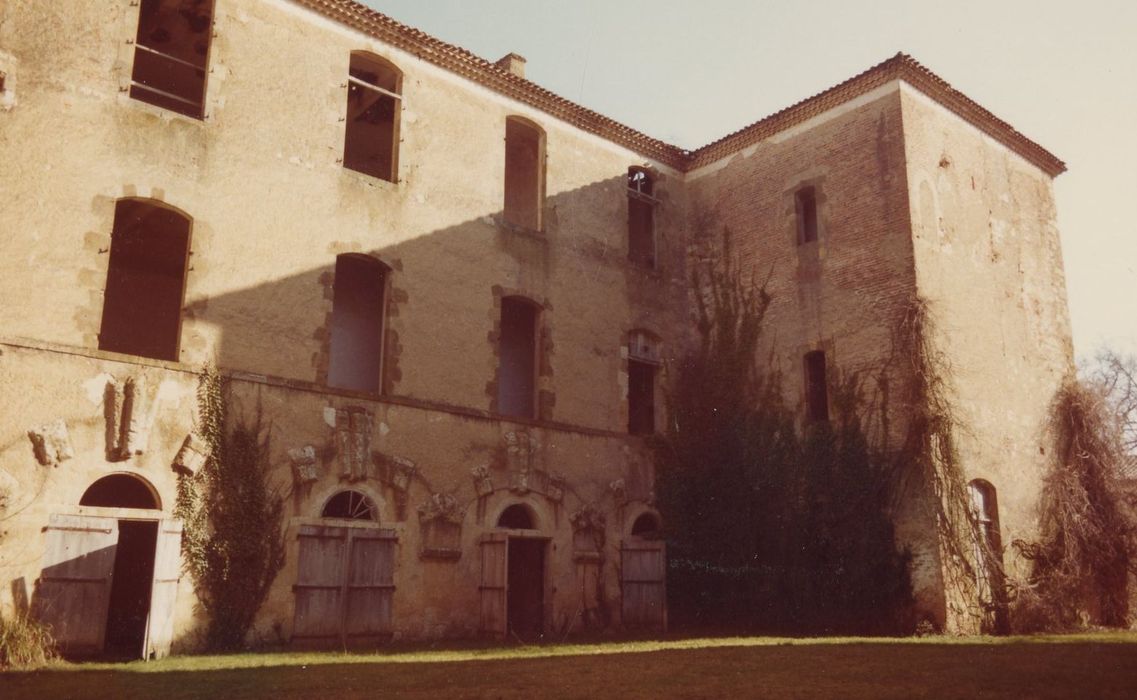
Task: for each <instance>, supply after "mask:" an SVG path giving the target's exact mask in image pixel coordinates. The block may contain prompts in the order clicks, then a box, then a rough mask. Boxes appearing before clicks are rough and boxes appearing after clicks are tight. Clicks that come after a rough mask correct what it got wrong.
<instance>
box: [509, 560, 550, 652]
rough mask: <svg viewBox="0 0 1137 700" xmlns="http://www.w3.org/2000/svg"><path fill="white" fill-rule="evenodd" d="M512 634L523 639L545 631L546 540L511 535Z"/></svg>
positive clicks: (510, 601)
mask: <svg viewBox="0 0 1137 700" xmlns="http://www.w3.org/2000/svg"><path fill="white" fill-rule="evenodd" d="M507 580H508V584H507V585H508V588H507V590H508V592H509V593H508V600H507V601H506V625H507V626H508V632H509V636H514V637H517V638H518V639H521V640H523V641H535V640H537V639H540V638H541V636H542V635H543V634H544V632H545V540H541V539H532V538H528V537H510V538H509V578H508V579H507Z"/></svg>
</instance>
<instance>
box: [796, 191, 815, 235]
mask: <svg viewBox="0 0 1137 700" xmlns="http://www.w3.org/2000/svg"><path fill="white" fill-rule="evenodd" d="M794 200H795V203H796V209H797V232H798V243H812V242H813V241H816V240H817V192H816V190H814V188H812V187H803V188H802V189H800V190H798V191H797V194H796V195H794Z"/></svg>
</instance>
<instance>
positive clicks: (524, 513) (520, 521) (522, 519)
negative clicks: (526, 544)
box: [497, 503, 534, 530]
mask: <svg viewBox="0 0 1137 700" xmlns="http://www.w3.org/2000/svg"><path fill="white" fill-rule="evenodd" d="M497 526H498V527H503V528H506V529H509V530H532V529H534V523H533V514H532V513H530V512H529V509H528V508H526V507H525V506H523V505H521V504H520V503H514V504H513V505H511V506H510V507H508V508H506V509H505V510H503V511H502V512H501V516H499V517H498V519H497Z"/></svg>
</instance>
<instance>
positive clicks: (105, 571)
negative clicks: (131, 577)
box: [33, 515, 118, 653]
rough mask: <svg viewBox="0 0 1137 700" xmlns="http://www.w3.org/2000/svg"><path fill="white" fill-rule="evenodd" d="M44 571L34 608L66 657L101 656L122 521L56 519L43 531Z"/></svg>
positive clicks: (91, 518) (74, 517)
mask: <svg viewBox="0 0 1137 700" xmlns="http://www.w3.org/2000/svg"><path fill="white" fill-rule="evenodd" d="M44 535H45V538H46V542H45V545H46V546H45V551H44V555H43V571H42V572H41V574H40V578H39V581H38V582H37V584H36V592H35V601H34V603H33V606H34V609H35V614H36V617H37V618H38V619H39V620H40V621H41V622H43V623H44V624H46V625H48V626H49V627H50V628H51V633H52V635H53V636H54V637H55V640H56V642H58V643H59V645H60V648H61V649H63V650H64V651H67V652H72V653H74V652H81V653H82V652H86V653H98V652H101V651H102V650H103V642H104V640H105V637H106V632H107V610H108V607H109V605H110V597H111V582H112V576H113V574H114V559H115V550H116V549H117V547H118V521H116V520H114V519H113V518H96V517H91V516H85V515H52V516H50V517H49V518H48V525H47V527H46V528H44Z"/></svg>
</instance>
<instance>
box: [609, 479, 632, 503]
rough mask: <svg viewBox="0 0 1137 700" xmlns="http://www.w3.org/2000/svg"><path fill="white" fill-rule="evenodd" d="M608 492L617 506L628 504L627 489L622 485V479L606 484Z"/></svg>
mask: <svg viewBox="0 0 1137 700" xmlns="http://www.w3.org/2000/svg"><path fill="white" fill-rule="evenodd" d="M608 490H609V491H611V492H612V499H613V500H614V501H616V505H617V506H622V505H624V504H625V503H627V502H628V489H627V487H626V486H625V485H624V480H623V479H616V480H615V481H613V482H612V483H610V484H608Z"/></svg>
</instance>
